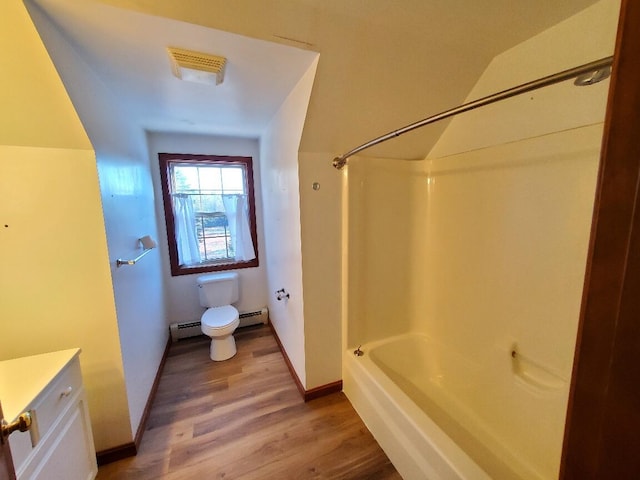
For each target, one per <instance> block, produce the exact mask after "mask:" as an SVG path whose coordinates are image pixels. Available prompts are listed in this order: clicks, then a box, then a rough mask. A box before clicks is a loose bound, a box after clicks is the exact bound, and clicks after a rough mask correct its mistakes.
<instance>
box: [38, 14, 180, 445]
mask: <svg viewBox="0 0 640 480" xmlns="http://www.w3.org/2000/svg"><path fill="white" fill-rule="evenodd" d="M30 13H31V15H32V17H33V18H34V21H35V23H36V25H37V27H38V30H39V33H40V35H41V36H42V38H43V39H44V41H45V42H46V45H47V48H48V51H49V54H50V55H51V58H52V59H53V61H54V62H55V64H56V66H57V68H58V71H59V72H60V74H61V77H62V80H63V82H64V83H65V87H66V88H67V90H68V92H69V95H70V97H71V100H72V101H73V103H74V105H75V107H76V109H77V111H78V115H79V116H80V119H81V120H82V124H83V126H84V127H85V129H86V131H87V134H88V135H89V138H90V139H91V141H92V144H93V145H94V148H95V151H96V160H97V167H98V174H99V180H100V195H101V199H102V211H103V218H101V221H103V222H104V228H106V234H107V243H108V247H109V263H110V267H111V278H112V282H113V283H112V288H113V294H114V296H115V304H116V311H117V325H118V330H119V339H120V349H121V361H122V362H123V365H124V380H125V382H126V391H127V398H128V409H127V410H128V411H125V412H123V417H129V418H130V423H129V428H127V430H126V432H119V435H118V436H119V438H121V439H122V441H119V442H118V443H113V442H110V443H105V442H96V448H97V449H98V450H102V449H106V448H111V447H114V446H118V445H121V444H123V443H128V442H130V441H131V440H133V437H134V435H135V433H136V431H137V429H138V426H139V424H140V420H141V417H142V414H143V411H144V407H145V405H146V403H147V399H148V397H149V393H150V390H151V387H152V384H153V380H154V378H155V375H156V373H157V370H158V366H159V364H160V361H161V358H162V354H163V352H164V348H165V346H166V343H167V338H168V330H167V328H166V312H165V302H164V293H163V284H162V274H161V272H162V266H161V258H160V255H159V252H158V251H154V252H151V253H150V254H148V255H147V256H145V257H144V258H143V259H142V260H141V261H140V262H139V263H137V264H136V265H135V266H124V267H121V268H116V259H118V258H123V259H127V258H135V257H136V256H137V255H138V254H139V253H140V252H141V248H140V246H139V244H138V238H140V237H142V236H144V235H151V236H152V237H154V238H156V239H157V238H158V226H157V222H156V212H155V203H154V191H153V184H152V180H151V173H150V169H149V163H148V155H147V146H146V138H145V135H144V132H143V131H142V130H140V129H139V128H136V127H135V126H133V125H131V124H129V123H128V115H127V110H126V105H122V104H121V102H120V101H119V98H118V96H117V92H111V91H109V90H107V89H106V88H105V87H104V84H103V83H102V82H101V81H100V79H99V78H98V77H97V76H96V75H95V73H94V72H93V71H91V70H90V69H89V68H88V67H87V65H86V64H85V63H84V62H83V61H82V59H81V58H80V56H79V55H78V54H77V52H76V50H75V49H76V48H78V47H77V46H74V45H72V44H70V43H68V41H67V40H66V39H65V38H64V37H63V36H62V35H61V34H60V33H59V31H58V30H57V29H56V27H55V26H54V25H52V24H51V23H50V22H49V20H48V18H47V17H46V16H44V15H43V14H42V12H41V11H40V9H39V8H38V7H35V6H31V7H30ZM96 335H97V336H98V337H99V336H100V333H99V332H96ZM116 428H119V427H118V426H117V424H114V423H111V424H109V423H108V422H105V425H104V427H103V428H101V429H98V432H100V431H101V430H102V429H107V430H115V429H116ZM95 430H96V429H95V427H94V431H95Z"/></svg>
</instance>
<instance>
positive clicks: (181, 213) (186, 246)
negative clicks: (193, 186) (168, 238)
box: [173, 193, 201, 265]
mask: <svg viewBox="0 0 640 480" xmlns="http://www.w3.org/2000/svg"><path fill="white" fill-rule="evenodd" d="M173 218H174V221H175V228H176V246H177V247H178V263H179V264H180V265H193V264H196V263H200V262H201V257H200V249H199V248H198V238H197V236H196V215H195V212H194V210H193V201H192V200H191V196H190V195H186V194H181V193H178V194H174V195H173Z"/></svg>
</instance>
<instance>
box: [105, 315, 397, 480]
mask: <svg viewBox="0 0 640 480" xmlns="http://www.w3.org/2000/svg"><path fill="white" fill-rule="evenodd" d="M235 337H236V343H237V346H238V354H237V355H236V356H235V357H234V358H232V359H230V360H227V361H225V362H220V363H217V362H211V361H210V360H209V339H208V337H196V338H192V339H187V340H182V341H180V342H178V343H175V344H173V345H172V346H171V349H170V351H169V356H168V358H167V362H166V365H165V368H164V372H163V374H162V378H161V379H160V383H159V386H158V392H157V395H156V398H155V401H154V403H153V406H152V409H151V412H150V416H149V420H148V422H147V429H146V431H145V434H144V436H143V439H142V443H141V445H140V452H139V453H138V455H137V456H136V457H131V458H127V459H124V460H120V461H118V462H115V463H111V464H108V465H104V466H102V467H100V469H99V472H98V477H97V478H98V480H112V479H136V480H144V479H163V480H164V479H166V480H178V479H225V480H235V479H345V480H346V479H400V478H401V477H400V475H399V474H398V473H397V472H396V470H395V468H394V467H393V465H392V464H391V463H390V462H389V459H388V458H387V456H386V455H385V454H384V452H383V451H382V449H381V448H380V447H379V446H378V444H377V443H376V441H375V440H374V439H373V437H372V436H371V434H370V433H369V431H368V430H367V428H366V427H365V426H364V424H363V423H362V420H361V419H360V417H358V415H357V414H356V413H355V411H354V410H353V407H352V406H351V404H350V403H349V401H348V400H347V398H346V397H345V396H344V394H342V393H335V394H332V395H329V396H326V397H322V398H319V399H316V400H312V401H311V402H308V403H304V402H303V401H302V398H301V396H300V394H299V393H298V390H297V389H296V386H295V384H294V382H293V379H292V378H291V375H290V373H289V371H288V370H287V367H286V365H285V363H284V359H283V358H282V354H281V353H280V351H279V350H278V346H277V344H276V342H275V339H274V338H273V336H272V335H271V331H270V330H269V328H268V327H264V326H259V327H248V328H244V329H240V330H238V331H236V334H235Z"/></svg>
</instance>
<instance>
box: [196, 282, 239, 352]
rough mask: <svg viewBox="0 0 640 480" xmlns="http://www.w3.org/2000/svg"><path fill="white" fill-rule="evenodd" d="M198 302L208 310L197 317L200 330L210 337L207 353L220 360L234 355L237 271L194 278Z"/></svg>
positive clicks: (237, 293)
mask: <svg viewBox="0 0 640 480" xmlns="http://www.w3.org/2000/svg"><path fill="white" fill-rule="evenodd" d="M196 281H197V284H198V293H199V296H200V305H201V306H203V307H206V308H207V310H206V311H205V312H204V314H203V315H202V318H201V319H200V323H201V328H202V333H204V334H205V335H207V336H209V337H211V347H210V350H209V356H210V357H211V360H214V361H216V362H221V361H223V360H227V359H229V358H231V357H233V356H234V355H235V354H236V351H237V350H236V341H235V339H234V338H233V332H234V331H235V329H236V328H237V327H238V325H239V324H240V318H239V314H238V310H236V308H235V307H234V306H232V305H231V304H232V303H234V302H237V301H238V298H239V296H240V294H239V288H238V274H237V273H235V272H231V273H212V274H208V275H201V276H199V277H198V278H197V280H196Z"/></svg>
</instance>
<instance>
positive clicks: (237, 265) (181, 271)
mask: <svg viewBox="0 0 640 480" xmlns="http://www.w3.org/2000/svg"><path fill="white" fill-rule="evenodd" d="M257 266H259V262H258V259H257V258H254V259H253V260H249V261H247V262H233V263H214V264H207V265H194V266H191V267H190V266H186V265H171V276H172V277H177V276H179V275H194V274H196V273H212V272H222V271H225V270H240V269H242V268H253V267H257Z"/></svg>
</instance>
